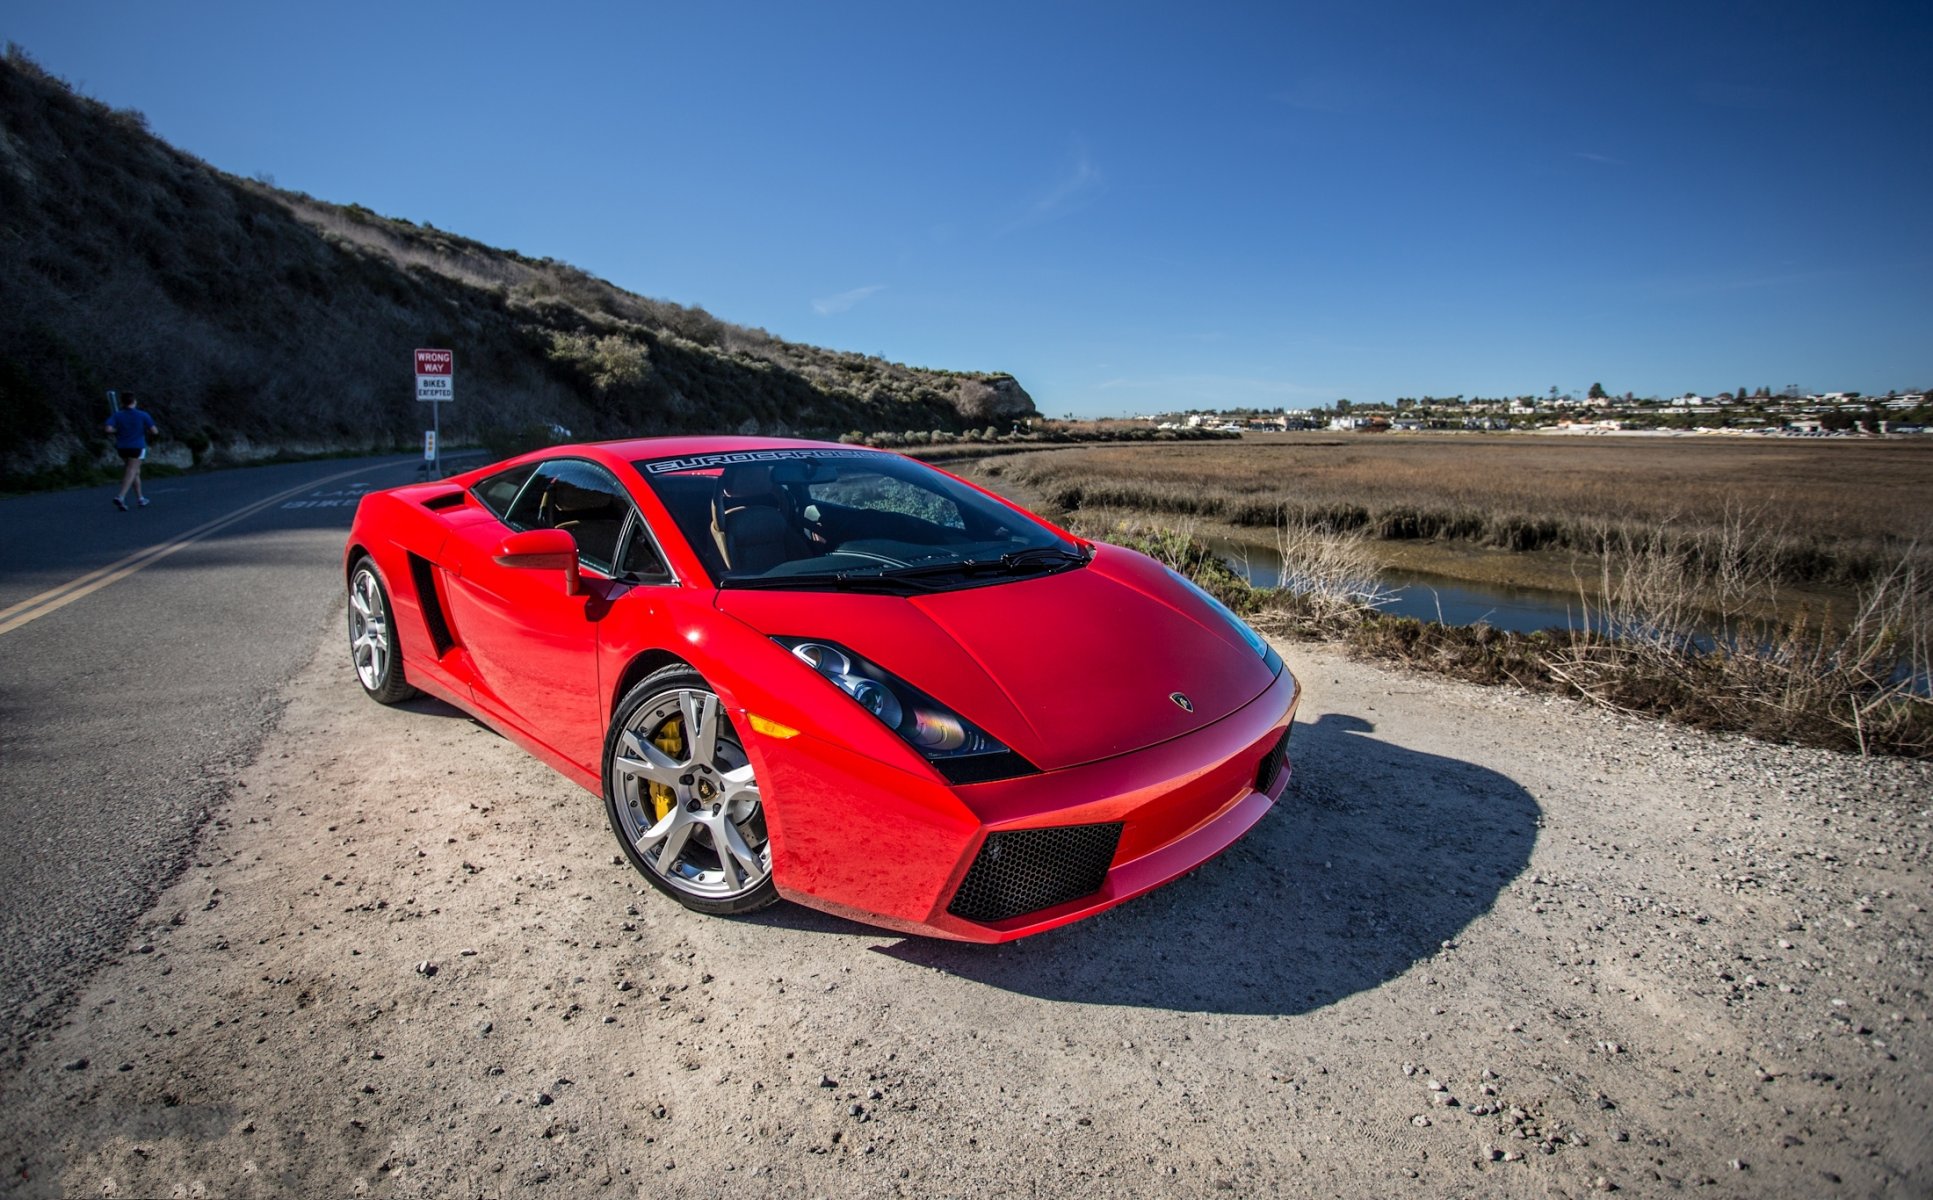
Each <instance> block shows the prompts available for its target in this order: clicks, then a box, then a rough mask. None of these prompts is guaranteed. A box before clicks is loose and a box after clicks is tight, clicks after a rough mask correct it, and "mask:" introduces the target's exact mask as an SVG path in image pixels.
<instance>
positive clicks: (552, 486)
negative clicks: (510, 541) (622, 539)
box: [503, 458, 631, 575]
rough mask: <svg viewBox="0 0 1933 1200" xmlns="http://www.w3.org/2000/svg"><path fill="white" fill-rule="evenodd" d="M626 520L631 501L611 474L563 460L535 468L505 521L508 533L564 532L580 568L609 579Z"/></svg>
mask: <svg viewBox="0 0 1933 1200" xmlns="http://www.w3.org/2000/svg"><path fill="white" fill-rule="evenodd" d="M630 514H631V501H630V498H629V497H628V496H626V495H625V493H624V488H623V487H622V486H620V485H619V483H618V481H617V480H616V479H615V478H613V477H612V475H611V473H610V472H609V471H606V470H605V469H604V468H603V467H600V466H597V465H596V464H594V463H587V462H584V461H583V460H582V459H575V458H561V459H558V460H556V461H554V462H547V463H545V464H543V465H542V466H540V467H538V468H537V472H536V474H535V475H534V476H532V478H531V480H530V482H529V483H528V484H526V485H525V487H524V489H523V491H522V492H521V493H520V494H519V495H518V496H517V499H516V503H515V504H513V505H512V506H511V508H510V511H509V512H508V513H506V514H505V515H504V518H503V520H504V524H506V525H508V526H510V527H511V528H512V529H564V530H568V531H569V532H570V533H571V535H572V536H573V537H575V538H576V539H577V556H578V557H579V558H580V559H582V560H583V562H584V565H585V566H587V567H589V568H591V569H592V570H594V571H598V572H600V573H602V574H605V575H612V574H615V573H616V572H615V571H614V570H613V563H614V562H615V561H616V559H617V552H618V536H619V535H620V534H621V533H623V532H624V519H625V518H626V517H627V516H629V515H630Z"/></svg>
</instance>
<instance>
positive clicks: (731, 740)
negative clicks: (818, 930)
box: [604, 667, 779, 916]
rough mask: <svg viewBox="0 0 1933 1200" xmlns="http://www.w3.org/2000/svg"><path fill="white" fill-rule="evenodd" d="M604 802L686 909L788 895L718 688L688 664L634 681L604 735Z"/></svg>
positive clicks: (621, 840) (624, 838) (627, 842)
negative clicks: (779, 882)
mask: <svg viewBox="0 0 1933 1200" xmlns="http://www.w3.org/2000/svg"><path fill="white" fill-rule="evenodd" d="M604 806H605V810H606V812H607V813H608V815H609V816H610V818H611V830H612V832H614V833H616V834H617V840H618V844H619V845H621V846H623V847H624V853H625V855H626V856H627V857H628V858H630V860H631V865H632V866H634V867H636V868H637V869H638V870H639V871H641V872H643V874H644V877H645V878H646V879H649V880H650V881H651V882H652V884H653V885H654V886H656V887H657V888H658V890H659V891H661V892H664V893H666V894H667V895H669V896H671V897H672V898H673V899H675V900H677V901H678V903H680V904H682V905H684V906H685V907H686V908H690V909H695V910H696V911H698V912H702V913H711V914H713V915H720V916H730V915H736V914H738V913H748V912H751V911H753V910H754V909H760V908H764V907H765V906H766V905H768V904H770V903H772V902H773V901H774V900H777V899H778V895H779V894H778V888H777V887H776V886H775V885H774V884H773V882H772V845H771V840H770V839H769V838H768V837H767V836H766V831H765V810H764V807H763V805H762V803H761V801H760V797H759V790H758V780H757V779H756V778H755V777H754V776H753V773H752V765H751V761H750V759H748V758H747V757H746V754H745V747H744V743H743V742H741V741H740V740H739V736H738V732H737V730H735V729H734V728H733V727H732V722H731V718H730V717H729V716H727V715H726V713H725V706H724V704H723V702H721V701H720V700H719V698H718V693H716V692H714V691H713V690H712V689H711V686H710V685H709V684H707V683H706V682H705V680H704V678H703V677H702V676H700V675H698V674H697V673H696V672H694V671H692V670H690V669H689V668H687V667H667V668H665V669H664V670H662V671H659V672H658V673H657V674H655V675H652V676H651V677H650V678H648V679H646V680H645V681H644V682H642V683H640V684H638V685H637V686H636V687H634V688H632V689H631V691H630V693H629V694H628V695H626V696H625V697H624V700H623V702H622V703H620V704H619V705H618V709H617V715H616V716H615V717H614V718H612V721H611V729H610V732H609V734H607V735H606V737H605V739H604Z"/></svg>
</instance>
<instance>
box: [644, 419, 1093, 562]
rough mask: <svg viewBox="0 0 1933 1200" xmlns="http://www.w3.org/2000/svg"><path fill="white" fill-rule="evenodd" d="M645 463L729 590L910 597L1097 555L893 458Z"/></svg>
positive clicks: (763, 455)
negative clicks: (799, 590)
mask: <svg viewBox="0 0 1933 1200" xmlns="http://www.w3.org/2000/svg"><path fill="white" fill-rule="evenodd" d="M636 466H637V468H638V473H639V474H640V475H642V476H644V478H645V480H646V481H647V482H648V483H649V484H650V485H651V489H652V490H653V491H654V492H656V493H657V495H658V499H659V500H661V501H663V503H664V506H665V508H666V509H667V510H669V511H670V513H671V516H672V519H673V520H675V521H676V522H677V523H678V528H679V530H680V531H681V532H682V533H683V534H684V535H685V540H686V541H687V542H689V543H690V544H691V547H692V549H693V550H695V551H696V552H697V553H698V556H699V557H700V558H701V559H703V560H704V562H705V566H706V569H707V570H709V571H710V572H711V575H712V578H714V579H716V580H717V581H718V583H719V585H720V586H721V587H745V588H790V589H805V590H851V591H882V592H893V593H902V594H910V593H914V592H925V591H940V590H950V589H953V588H959V587H973V586H978V585H981V584H987V583H996V582H1000V581H1002V580H1005V579H1012V578H1019V577H1023V576H1031V575H1039V574H1044V573H1049V572H1053V571H1061V570H1067V569H1069V568H1071V567H1076V566H1079V565H1081V564H1082V563H1084V562H1086V561H1087V558H1086V552H1085V548H1084V547H1082V546H1080V545H1078V544H1076V543H1073V542H1070V541H1069V540H1067V539H1066V538H1064V537H1061V536H1060V535H1058V534H1056V533H1055V532H1054V531H1053V530H1051V529H1049V528H1047V527H1046V526H1044V525H1042V524H1040V523H1039V522H1037V521H1034V520H1030V519H1029V518H1028V517H1026V516H1024V515H1022V514H1020V513H1017V512H1015V511H1014V510H1013V509H1011V508H1008V507H1007V506H1005V505H1003V504H1000V503H998V502H996V501H994V500H991V499H988V498H987V497H986V496H983V495H981V494H980V493H979V492H977V491H975V490H973V489H972V488H969V487H966V486H963V485H962V484H960V483H959V482H958V481H956V480H954V479H951V478H949V477H947V476H945V475H942V474H940V473H939V472H938V471H935V470H932V469H931V468H929V467H926V466H924V465H922V464H920V463H917V462H914V461H912V460H910V459H906V458H901V457H899V456H898V455H895V454H885V453H881V452H879V451H876V450H858V449H852V450H845V449H839V448H835V447H827V448H826V449H824V450H814V449H785V450H753V451H739V452H734V453H727V454H701V455H689V456H685V457H681V458H662V459H651V460H646V461H644V462H640V463H637V464H636Z"/></svg>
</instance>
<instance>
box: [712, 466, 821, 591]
mask: <svg viewBox="0 0 1933 1200" xmlns="http://www.w3.org/2000/svg"><path fill="white" fill-rule="evenodd" d="M711 531H712V537H713V539H714V540H716V542H717V543H718V553H719V555H720V557H722V558H723V559H724V560H725V567H726V569H728V570H731V571H736V572H740V573H743V574H748V575H759V574H763V573H764V572H766V571H769V570H771V569H772V568H773V567H775V566H777V565H778V564H780V563H782V562H789V561H791V560H792V559H795V558H803V557H805V556H806V555H807V554H809V553H810V550H809V549H808V548H807V546H806V542H805V538H804V536H803V535H801V534H800V533H799V532H798V530H797V529H795V528H794V527H793V523H792V518H791V514H790V513H789V512H788V511H787V509H786V503H785V497H784V496H782V495H780V493H779V490H778V486H777V485H776V484H774V483H773V482H772V468H771V467H770V466H769V465H768V464H765V463H740V464H738V465H736V466H731V467H726V468H725V472H724V474H723V475H722V476H721V477H720V478H719V482H718V492H717V494H716V496H714V497H713V500H712V524H711Z"/></svg>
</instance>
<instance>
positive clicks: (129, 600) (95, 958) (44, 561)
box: [0, 458, 462, 1046]
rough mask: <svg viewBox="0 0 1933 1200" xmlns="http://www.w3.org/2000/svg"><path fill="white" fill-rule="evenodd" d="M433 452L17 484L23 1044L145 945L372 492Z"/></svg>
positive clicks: (5, 818) (296, 656) (5, 815)
mask: <svg viewBox="0 0 1933 1200" xmlns="http://www.w3.org/2000/svg"><path fill="white" fill-rule="evenodd" d="M459 465H462V464H459ZM417 470H418V463H417V462H416V461H415V460H413V459H405V458H371V459H336V460H330V461H324V462H312V463H297V464H289V465H281V466H271V467H254V468H247V469H241V470H233V471H223V472H217V473H213V474H207V475H191V476H181V477H176V478H171V479H158V480H154V481H152V484H151V486H150V487H149V488H148V494H149V496H150V498H151V499H152V501H153V503H152V504H151V505H150V506H149V507H148V508H146V509H137V510H135V511H133V512H130V513H125V514H124V513H119V512H116V511H115V510H114V509H113V507H112V506H111V505H110V504H109V503H108V497H109V496H110V495H111V492H110V490H109V489H105V488H92V489H84V490H77V491H69V492H59V493H49V494H42V495H34V496H25V497H20V498H17V499H11V500H4V501H0V897H4V899H0V1039H4V1043H5V1044H6V1045H8V1046H14V1045H17V1044H18V1042H19V1040H20V1038H21V1037H22V1036H23V1035H24V1034H25V1033H26V1032H27V1031H28V1030H29V1029H30V1028H31V1027H32V1025H33V1024H34V1022H35V1021H36V1020H37V1019H39V1018H42V1017H44V1016H45V1015H47V1014H48V1013H50V1012H54V1011H57V1009H58V1007H59V1005H60V1002H61V1000H62V999H63V997H65V996H66V995H68V994H69V993H70V992H71V991H72V990H73V988H74V987H75V986H76V985H77V984H78V983H80V982H81V981H82V980H83V979H85V978H86V976H87V975H88V973H89V972H91V971H92V970H93V969H94V968H95V967H97V966H98V965H99V964H100V963H102V962H103V961H106V960H107V959H110V958H112V957H114V956H116V955H119V954H122V953H124V952H126V951H127V950H128V948H129V944H130V943H129V938H130V935H131V932H132V929H133V925H134V922H135V920H136V918H138V917H139V916H140V915H141V914H142V913H143V912H144V911H145V910H146V909H147V908H148V906H149V904H150V903H151V902H152V900H153V898H154V897H155V896H156V894H157V893H158V892H159V890H160V888H161V887H162V885H163V884H165V883H166V882H167V881H168V880H169V879H171V878H172V877H173V876H174V875H175V874H176V873H177V872H178V871H179V870H180V869H181V867H182V866H183V865H184V863H185V861H186V855H187V853H188V851H189V849H190V847H191V844H192V842H193V838H194V834H195V831H196V829H197V828H198V826H199V825H200V823H201V821H202V819H203V817H204V815H205V814H206V813H207V812H208V811H209V810H210V809H211V808H213V807H215V805H216V804H217V803H218V802H219V801H220V800H221V798H222V796H223V795H224V793H225V790H226V788H227V787H228V782H229V780H230V778H231V776H232V774H233V772H234V771H235V770H236V768H238V767H239V766H240V765H242V764H243V763H246V762H247V761H248V760H249V759H250V757H251V756H252V755H253V754H254V752H255V750H256V748H257V747H258V746H259V745H260V743H261V739H262V736H263V735H264V733H265V732H266V731H267V730H268V728H269V727H270V726H271V725H272V724H273V722H274V720H275V718H276V715H277V714H276V704H275V697H276V696H277V694H278V693H279V691H280V689H281V687H282V685H283V684H284V683H285V682H286V681H287V680H288V678H289V677H290V676H291V675H292V674H293V673H294V671H295V670H296V668H297V666H298V665H299V664H301V663H302V662H304V661H306V659H307V657H308V655H309V654H310V653H311V651H312V650H313V645H312V644H309V643H307V641H306V638H307V635H308V631H310V630H313V629H314V628H315V626H316V622H317V621H318V620H320V619H321V615H322V613H323V612H324V611H325V610H326V609H327V608H329V607H330V606H331V605H335V604H337V603H339V597H340V595H341V583H340V578H339V572H340V567H339V562H340V556H341V553H342V542H343V535H344V533H345V531H346V530H347V529H348V526H349V520H350V517H351V515H352V514H353V513H354V512H355V505H356V501H357V497H359V496H360V495H361V494H362V493H363V492H365V491H368V490H370V489H372V488H378V487H388V486H392V485H394V484H399V483H404V482H408V481H410V480H412V479H414V478H415V477H416V474H417ZM292 639H294V640H293V641H292ZM298 642H299V643H301V644H296V643H298Z"/></svg>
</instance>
